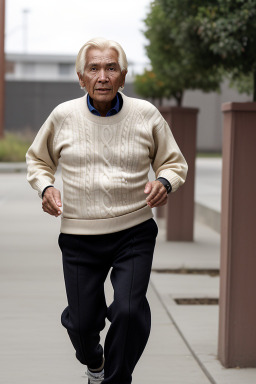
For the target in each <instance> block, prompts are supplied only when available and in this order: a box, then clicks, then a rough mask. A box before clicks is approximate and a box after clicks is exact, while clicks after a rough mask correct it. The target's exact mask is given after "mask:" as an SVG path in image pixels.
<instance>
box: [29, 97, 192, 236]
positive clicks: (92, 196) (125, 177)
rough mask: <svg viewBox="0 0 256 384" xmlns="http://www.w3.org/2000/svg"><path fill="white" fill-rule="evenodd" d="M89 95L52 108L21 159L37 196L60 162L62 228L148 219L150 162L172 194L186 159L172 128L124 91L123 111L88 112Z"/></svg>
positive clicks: (109, 226)
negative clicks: (106, 112) (26, 167)
mask: <svg viewBox="0 0 256 384" xmlns="http://www.w3.org/2000/svg"><path fill="white" fill-rule="evenodd" d="M86 97H87V95H85V96H83V97H81V98H79V99H75V100H70V101H68V102H65V103H62V104H60V105H59V106H57V107H56V108H55V109H54V110H53V112H52V113H51V114H50V116H49V117H48V119H47V120H46V122H45V123H44V125H43V126H42V127H41V129H40V130H39V132H38V134H37V136H36V138H35V140H34V142H33V144H32V145H31V147H30V148H29V150H28V152H27V155H26V159H27V165H28V174H27V179H28V181H29V182H30V184H31V186H32V187H33V188H34V189H36V190H37V191H38V193H39V196H41V195H42V192H43V190H44V188H45V187H46V186H48V185H53V184H54V181H55V178H54V174H55V172H56V169H57V166H58V164H59V163H60V165H61V171H62V180H63V213H62V219H61V232H64V233H73V234H103V233H110V232H116V231H120V230H123V229H126V228H129V227H132V226H134V225H136V224H139V223H141V222H143V221H145V220H147V219H149V218H151V217H152V216H153V215H152V210H151V208H150V207H148V206H147V204H146V195H145V193H144V188H145V185H146V183H147V181H148V171H149V167H150V164H152V167H153V169H154V171H155V174H156V177H160V176H162V177H165V178H166V179H168V180H169V182H170V183H171V185H172V192H174V191H176V190H177V188H178V187H179V186H180V185H182V184H183V183H184V181H185V178H186V174H187V164H186V161H185V159H184V157H183V155H182V154H181V152H180V150H179V148H178V146H177V144H176V142H175V140H174V138H173V135H172V132H171V129H170V127H169V126H168V124H167V123H166V121H165V120H164V119H163V117H162V115H161V114H160V113H159V111H158V110H157V109H156V108H155V107H154V106H153V105H152V104H150V103H149V102H147V101H144V100H138V99H133V98H129V97H127V96H125V95H123V94H122V98H123V107H122V109H121V111H120V112H119V113H118V114H116V115H114V116H110V117H100V116H95V115H93V114H92V113H90V111H89V109H88V107H87V102H86Z"/></svg>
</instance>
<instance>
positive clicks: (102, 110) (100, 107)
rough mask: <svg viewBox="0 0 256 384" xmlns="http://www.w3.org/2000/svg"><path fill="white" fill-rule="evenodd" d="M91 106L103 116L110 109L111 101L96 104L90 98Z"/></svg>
mask: <svg viewBox="0 0 256 384" xmlns="http://www.w3.org/2000/svg"><path fill="white" fill-rule="evenodd" d="M92 103H93V106H94V108H95V109H97V111H98V112H99V113H100V115H101V116H102V117H105V116H106V115H107V113H108V111H109V110H110V109H111V105H112V101H110V102H108V103H100V104H98V103H97V102H95V101H94V100H92Z"/></svg>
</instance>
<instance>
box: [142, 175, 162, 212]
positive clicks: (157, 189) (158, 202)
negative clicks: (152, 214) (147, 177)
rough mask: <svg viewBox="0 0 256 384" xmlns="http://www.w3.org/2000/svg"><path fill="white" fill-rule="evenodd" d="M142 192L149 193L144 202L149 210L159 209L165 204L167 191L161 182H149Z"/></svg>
mask: <svg viewBox="0 0 256 384" xmlns="http://www.w3.org/2000/svg"><path fill="white" fill-rule="evenodd" d="M144 192H145V193H149V195H148V197H147V198H146V201H147V205H148V206H149V207H150V208H153V207H160V206H162V205H165V204H166V203H167V191H166V188H165V186H164V185H163V184H162V183H161V181H158V180H155V181H149V182H148V183H147V184H146V186H145V189H144Z"/></svg>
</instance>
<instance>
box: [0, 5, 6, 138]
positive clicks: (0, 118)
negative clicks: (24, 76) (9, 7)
mask: <svg viewBox="0 0 256 384" xmlns="http://www.w3.org/2000/svg"><path fill="white" fill-rule="evenodd" d="M4 35H5V0H0V139H2V138H3V137H4V88H5V87H4V85H5V79H4V78H5V55H4Z"/></svg>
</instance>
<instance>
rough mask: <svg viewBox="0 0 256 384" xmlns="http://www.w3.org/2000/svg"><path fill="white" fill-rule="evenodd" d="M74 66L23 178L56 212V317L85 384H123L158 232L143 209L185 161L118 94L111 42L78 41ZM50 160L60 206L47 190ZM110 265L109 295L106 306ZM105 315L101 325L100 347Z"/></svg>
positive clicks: (148, 110)
mask: <svg viewBox="0 0 256 384" xmlns="http://www.w3.org/2000/svg"><path fill="white" fill-rule="evenodd" d="M76 70H77V74H78V77H79V82H80V85H81V87H82V88H84V89H86V92H87V93H86V94H85V96H83V97H81V98H78V99H75V100H71V101H68V102H65V103H63V104H60V105H59V106H57V107H56V108H55V109H54V110H53V112H52V113H51V114H50V116H49V117H48V119H47V120H46V122H45V123H44V125H43V126H42V127H41V129H40V130H39V132H38V134H37V136H36V138H35V140H34V142H33V144H32V145H31V147H30V148H29V150H28V152H27V164H28V176H27V178H28V181H29V182H30V184H31V186H32V187H33V188H34V189H36V190H37V191H38V193H39V196H40V197H42V207H43V210H44V212H46V213H48V214H50V215H52V216H56V217H57V216H60V215H61V230H60V232H61V233H60V236H59V245H60V248H61V251H62V256H63V270H64V278H65V285H66V292H67V300H68V306H67V308H65V310H64V311H63V313H62V316H61V322H62V324H63V326H64V327H65V328H66V329H67V332H68V335H69V337H70V339H71V342H72V344H73V346H74V349H75V351H76V357H77V359H78V360H79V361H80V362H81V363H82V364H85V365H87V376H88V380H89V381H88V382H89V384H95V383H101V382H102V383H103V384H130V383H131V381H132V372H133V370H134V367H135V365H136V363H137V362H138V360H139V358H140V356H141V354H142V352H143V350H144V348H145V345H146V343H147V340H148V337H149V333H150V326H151V323H150V308H149V304H148V301H147V299H146V292H147V288H148V282H149V277H150V271H151V265H152V258H153V252H154V246H155V239H156V236H157V232H158V229H157V225H156V223H155V221H154V220H153V218H152V217H153V215H152V208H153V207H159V206H161V205H164V204H166V201H167V194H168V193H169V192H170V191H172V192H174V191H176V190H177V188H178V187H179V186H180V185H182V184H183V183H184V181H185V178H186V173H187V164H186V161H185V160H184V157H183V156H182V154H181V152H180V150H179V148H178V146H177V144H176V142H175V140H174V138H173V135H172V133H171V130H170V128H169V126H168V125H167V123H166V121H165V120H164V119H163V117H162V116H161V114H160V113H159V112H158V110H157V109H156V108H155V107H154V106H153V105H151V104H150V103H149V102H147V101H143V100H138V99H133V98H130V97H127V96H125V95H124V94H123V93H121V92H120V90H122V89H123V87H124V83H125V76H126V74H127V59H126V56H125V53H124V51H123V49H122V47H121V46H120V45H119V44H118V43H116V42H114V41H110V40H106V39H103V38H96V39H92V40H90V41H88V42H87V43H86V44H85V45H84V46H83V47H82V48H81V50H80V51H79V53H78V56H77V61H76ZM59 162H60V164H61V170H62V180H63V191H64V194H63V211H62V208H61V207H62V200H61V195H60V192H59V191H58V190H57V189H56V188H55V187H54V180H55V178H54V174H55V171H56V169H57V166H58V163H59ZM150 164H152V167H153V169H154V171H155V174H156V178H157V180H155V181H152V182H149V181H148V171H149V168H150ZM110 269H111V274H110V278H111V282H112V285H113V289H114V297H113V302H112V304H111V305H110V306H109V307H108V306H107V305H106V301H105V294H104V282H105V279H106V277H107V275H108V272H109V271H110ZM106 318H107V319H109V321H110V322H111V325H110V327H109V330H108V332H107V336H106V339H105V344H104V350H103V347H102V346H101V344H100V331H101V330H102V329H103V328H104V327H105V320H106Z"/></svg>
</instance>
